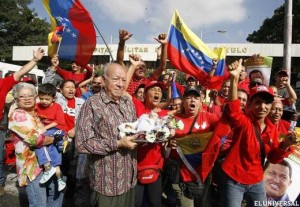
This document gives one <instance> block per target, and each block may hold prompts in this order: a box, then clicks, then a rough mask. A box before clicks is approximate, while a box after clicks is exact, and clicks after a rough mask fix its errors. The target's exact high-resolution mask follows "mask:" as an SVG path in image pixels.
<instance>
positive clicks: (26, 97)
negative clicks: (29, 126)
mask: <svg viewBox="0 0 300 207" xmlns="http://www.w3.org/2000/svg"><path fill="white" fill-rule="evenodd" d="M34 98H35V96H34V95H33V94H25V95H22V96H19V97H18V99H19V100H22V101H23V100H26V99H29V100H30V99H34Z"/></svg>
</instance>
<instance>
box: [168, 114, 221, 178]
mask: <svg viewBox="0 0 300 207" xmlns="http://www.w3.org/2000/svg"><path fill="white" fill-rule="evenodd" d="M175 118H176V119H177V120H181V121H182V122H183V124H184V128H183V130H176V134H175V138H180V137H184V136H186V135H188V133H189V131H190V128H191V125H192V123H193V121H194V117H184V116H183V115H182V114H176V115H175ZM218 121H219V118H218V117H217V116H216V115H215V114H212V113H209V112H206V111H204V112H199V114H198V117H197V120H196V122H195V124H194V127H193V129H192V134H201V133H205V132H211V131H213V129H214V127H215V126H216V124H217V123H218ZM170 157H171V158H173V159H176V160H180V159H181V158H180V157H179V155H178V153H177V152H176V150H173V149H172V150H171V154H170ZM199 159H200V157H199ZM198 167H201V166H198ZM197 169H198V168H197V167H196V169H195V170H196V171H197V172H199V170H197ZM180 177H181V180H182V181H184V182H189V181H196V177H195V176H194V175H193V174H192V173H191V172H190V171H189V170H188V168H187V167H186V165H185V164H184V163H183V162H182V164H181V166H180Z"/></svg>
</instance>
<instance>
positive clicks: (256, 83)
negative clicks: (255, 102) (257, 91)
mask: <svg viewBox="0 0 300 207" xmlns="http://www.w3.org/2000/svg"><path fill="white" fill-rule="evenodd" d="M249 85H250V88H253V87H255V86H260V85H263V83H261V82H256V81H251V82H250V84H249Z"/></svg>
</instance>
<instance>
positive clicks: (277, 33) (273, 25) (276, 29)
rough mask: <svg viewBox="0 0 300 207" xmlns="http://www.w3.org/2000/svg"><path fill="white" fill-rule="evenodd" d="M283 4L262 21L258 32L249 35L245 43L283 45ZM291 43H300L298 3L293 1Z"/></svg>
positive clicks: (299, 5) (299, 9)
mask: <svg viewBox="0 0 300 207" xmlns="http://www.w3.org/2000/svg"><path fill="white" fill-rule="evenodd" d="M284 12H285V4H283V5H282V6H280V7H279V8H277V9H276V10H275V11H274V15H273V16H272V18H267V19H265V20H264V22H263V24H262V26H261V27H260V28H259V30H257V31H254V32H253V33H252V34H249V35H248V37H247V41H249V42H253V43H283V40H284ZM292 43H295V44H296V43H300V1H299V0H294V1H293V33H292Z"/></svg>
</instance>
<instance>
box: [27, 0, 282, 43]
mask: <svg viewBox="0 0 300 207" xmlns="http://www.w3.org/2000/svg"><path fill="white" fill-rule="evenodd" d="M81 3H82V4H83V5H84V6H85V8H86V9H87V10H88V11H89V12H90V14H91V16H92V19H93V21H94V23H95V25H96V26H97V28H98V29H99V30H100V32H101V35H102V36H103V37H104V39H105V41H106V42H107V43H112V44H117V43H118V41H119V39H118V38H119V34H118V31H119V29H126V30H128V31H129V32H130V33H132V34H133V36H132V37H131V38H130V40H128V41H127V43H128V44H135V43H136V44H152V43H156V41H155V40H154V37H157V36H158V34H160V33H168V30H169V27H170V22H171V18H172V15H173V13H174V10H175V9H177V11H178V12H179V15H180V16H181V18H182V19H183V21H184V22H185V24H186V25H187V26H188V27H189V28H190V29H191V30H192V31H193V32H194V33H195V34H196V35H197V36H198V37H199V38H201V37H202V40H203V41H204V42H205V43H247V40H246V38H247V36H248V35H249V34H251V33H252V32H253V31H256V30H258V29H259V28H260V26H261V25H262V24H263V21H264V20H265V19H266V18H271V17H272V16H273V14H274V10H275V9H277V8H278V7H280V6H281V5H283V3H284V0H81ZM29 7H30V8H31V9H34V10H35V11H36V12H37V14H38V16H39V17H40V18H42V19H46V20H47V21H48V22H49V16H48V14H47V13H46V11H45V9H44V7H43V4H42V0H33V3H32V4H31V5H30V6H29ZM218 31H219V32H218ZM220 31H221V32H220ZM97 42H98V44H103V41H102V40H101V38H100V37H98V38H97Z"/></svg>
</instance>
